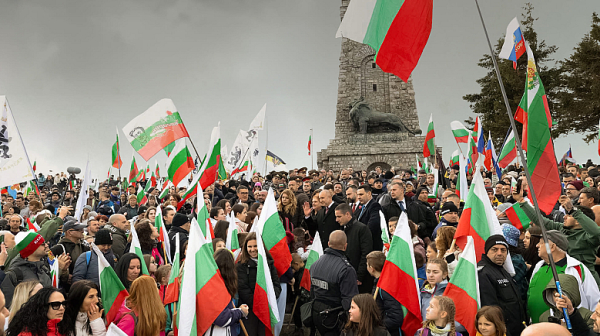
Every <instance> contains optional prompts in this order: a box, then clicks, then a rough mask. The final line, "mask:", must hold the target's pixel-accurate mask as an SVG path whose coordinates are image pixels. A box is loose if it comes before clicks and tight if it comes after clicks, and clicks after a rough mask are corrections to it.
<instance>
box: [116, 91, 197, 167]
mask: <svg viewBox="0 0 600 336" xmlns="http://www.w3.org/2000/svg"><path fill="white" fill-rule="evenodd" d="M123 133H125V137H126V138H127V141H129V142H130V143H131V146H132V147H133V149H134V150H135V151H136V152H138V153H139V154H140V155H141V156H142V158H144V160H146V161H148V160H150V158H151V157H153V156H154V155H155V154H156V153H158V152H159V151H160V150H161V149H163V148H165V147H166V146H167V145H169V144H170V143H172V142H173V141H175V140H177V139H180V138H183V137H189V135H188V132H187V130H186V129H185V125H183V121H182V120H181V117H180V116H179V112H177V108H176V107H175V104H173V101H172V100H171V99H161V100H159V101H158V102H157V103H156V104H154V105H152V106H151V107H150V108H149V109H147V110H146V111H145V112H144V113H142V114H140V115H139V116H137V117H135V118H134V119H133V120H131V121H130V122H129V123H128V124H127V125H125V127H123Z"/></svg>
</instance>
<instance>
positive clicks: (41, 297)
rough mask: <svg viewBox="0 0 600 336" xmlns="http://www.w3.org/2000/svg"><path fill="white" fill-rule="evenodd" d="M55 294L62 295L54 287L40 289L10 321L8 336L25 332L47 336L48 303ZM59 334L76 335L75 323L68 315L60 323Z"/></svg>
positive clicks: (36, 335) (37, 335)
mask: <svg viewBox="0 0 600 336" xmlns="http://www.w3.org/2000/svg"><path fill="white" fill-rule="evenodd" d="M55 292H59V293H62V292H61V291H60V290H58V289H56V288H54V287H46V288H42V289H40V290H39V291H38V292H37V293H36V294H35V295H34V296H32V297H31V298H30V299H29V301H27V302H25V304H24V305H23V306H22V307H21V309H20V310H19V311H18V312H17V314H16V315H15V317H13V319H12V320H11V321H10V324H9V325H8V329H7V330H6V335H7V336H17V335H19V333H21V332H23V331H27V332H29V333H31V335H32V336H46V335H47V334H48V309H50V307H49V306H48V301H50V296H51V295H52V294H54V293H55ZM58 332H59V333H60V334H61V335H65V336H71V335H75V321H72V320H71V317H70V316H69V315H67V314H66V311H65V315H64V316H63V319H62V321H60V322H59V323H58Z"/></svg>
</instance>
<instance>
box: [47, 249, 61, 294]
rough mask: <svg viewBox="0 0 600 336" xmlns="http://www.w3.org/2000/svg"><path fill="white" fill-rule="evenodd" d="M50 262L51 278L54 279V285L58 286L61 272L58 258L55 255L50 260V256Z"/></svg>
mask: <svg viewBox="0 0 600 336" xmlns="http://www.w3.org/2000/svg"><path fill="white" fill-rule="evenodd" d="M48 264H50V278H51V279H52V287H54V288H58V284H59V280H58V278H59V273H60V268H59V267H58V259H57V258H56V257H55V256H52V260H50V257H48Z"/></svg>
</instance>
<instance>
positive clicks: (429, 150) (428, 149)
mask: <svg viewBox="0 0 600 336" xmlns="http://www.w3.org/2000/svg"><path fill="white" fill-rule="evenodd" d="M434 138H435V130H434V129H433V113H432V114H431V116H429V125H428V126H427V134H426V135H425V143H424V144H423V156H424V157H430V156H432V155H433V153H434V151H435V149H434V148H433V147H434V146H433V141H434V140H433V139H434Z"/></svg>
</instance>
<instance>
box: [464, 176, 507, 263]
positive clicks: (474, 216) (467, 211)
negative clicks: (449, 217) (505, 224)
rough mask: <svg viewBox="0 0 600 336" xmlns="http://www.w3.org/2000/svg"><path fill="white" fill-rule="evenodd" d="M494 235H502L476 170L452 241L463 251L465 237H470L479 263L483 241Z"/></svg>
mask: <svg viewBox="0 0 600 336" xmlns="http://www.w3.org/2000/svg"><path fill="white" fill-rule="evenodd" d="M494 234H502V232H501V230H500V223H499V222H498V217H496V212H495V211H494V208H492V204H491V203H490V199H489V198H488V195H487V192H486V191H485V185H484V184H483V177H481V174H480V173H479V170H477V171H475V173H474V174H473V182H471V189H470V190H469V196H468V197H467V200H466V202H465V208H464V210H463V213H462V216H460V220H459V222H458V226H457V227H456V233H455V234H454V239H456V245H458V246H459V247H460V248H461V249H462V250H463V251H464V249H465V246H466V244H467V236H472V237H473V240H474V244H475V255H476V256H477V261H479V259H481V255H482V254H483V253H484V250H485V241H486V240H487V239H488V238H489V237H490V236H491V235H494Z"/></svg>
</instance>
